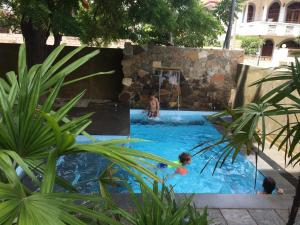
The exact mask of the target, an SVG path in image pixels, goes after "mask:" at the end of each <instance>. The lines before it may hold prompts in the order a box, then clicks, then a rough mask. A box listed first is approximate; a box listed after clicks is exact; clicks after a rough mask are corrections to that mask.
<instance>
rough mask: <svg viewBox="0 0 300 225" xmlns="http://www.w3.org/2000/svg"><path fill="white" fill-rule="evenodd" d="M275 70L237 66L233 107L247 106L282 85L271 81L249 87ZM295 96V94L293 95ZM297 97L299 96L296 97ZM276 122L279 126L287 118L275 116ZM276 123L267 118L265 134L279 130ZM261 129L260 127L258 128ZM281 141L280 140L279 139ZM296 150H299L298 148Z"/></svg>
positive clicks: (292, 117) (285, 101)
mask: <svg viewBox="0 0 300 225" xmlns="http://www.w3.org/2000/svg"><path fill="white" fill-rule="evenodd" d="M274 72H275V70H274V69H273V68H260V67H254V66H249V65H242V64H240V65H238V70H237V76H236V93H235V97H234V104H233V107H239V106H243V105H245V104H249V103H251V102H255V101H256V100H257V99H258V98H259V97H260V96H263V95H264V94H266V93H268V92H269V91H271V90H273V89H274V88H275V87H277V86H279V85H280V84H282V83H283V82H282V81H272V82H267V83H265V84H263V85H259V86H251V84H253V83H254V82H255V81H257V80H259V79H262V78H264V77H266V76H267V75H269V74H272V73H274ZM294 94H295V95H296V96H298V95H297V93H296V92H295V93H294ZM298 97H299V96H298ZM282 103H283V104H290V103H291V100H289V99H283V100H282ZM275 119H276V121H277V122H279V123H281V124H286V121H287V118H286V116H277V117H275ZM294 121H296V120H295V117H294V116H291V117H290V122H294ZM279 127H280V126H279V125H278V123H276V122H274V121H273V120H270V119H268V118H267V122H266V130H267V133H269V132H272V131H274V130H276V129H277V128H279ZM258 128H259V129H261V125H260V126H259V127H258ZM272 138H274V136H269V139H272ZM281 140H282V139H281ZM298 150H300V148H299V147H298Z"/></svg>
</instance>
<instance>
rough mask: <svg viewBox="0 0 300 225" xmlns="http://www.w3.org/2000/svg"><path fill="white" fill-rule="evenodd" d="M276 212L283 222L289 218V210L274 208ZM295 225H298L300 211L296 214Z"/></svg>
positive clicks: (299, 222) (299, 224)
mask: <svg viewBox="0 0 300 225" xmlns="http://www.w3.org/2000/svg"><path fill="white" fill-rule="evenodd" d="M276 212H277V213H278V215H279V216H280V218H281V219H282V220H283V221H284V223H287V221H288V218H289V214H290V213H289V210H287V209H276ZM295 225H300V212H298V214H297V218H296V222H295Z"/></svg>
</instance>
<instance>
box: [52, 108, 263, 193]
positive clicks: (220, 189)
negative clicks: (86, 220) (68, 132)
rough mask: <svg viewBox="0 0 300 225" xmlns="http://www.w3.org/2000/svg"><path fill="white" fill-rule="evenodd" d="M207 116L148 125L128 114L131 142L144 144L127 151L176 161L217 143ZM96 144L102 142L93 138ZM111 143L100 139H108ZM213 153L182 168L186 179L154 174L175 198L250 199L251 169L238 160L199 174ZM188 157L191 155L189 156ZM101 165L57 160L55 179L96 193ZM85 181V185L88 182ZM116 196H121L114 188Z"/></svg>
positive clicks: (173, 117) (168, 172)
mask: <svg viewBox="0 0 300 225" xmlns="http://www.w3.org/2000/svg"><path fill="white" fill-rule="evenodd" d="M209 114H211V113H210V112H190V111H162V112H161V116H160V118H159V119H155V120H149V119H148V118H147V117H146V115H145V114H143V113H142V111H141V110H131V112H130V115H131V137H133V138H142V139H145V140H148V142H138V143H130V144H129V145H130V147H131V148H134V149H137V150H140V151H144V152H149V153H153V154H156V155H159V156H161V157H164V158H166V159H169V160H170V161H174V160H177V159H178V155H179V154H180V153H182V152H189V151H190V150H191V149H192V148H193V147H194V146H196V145H197V144H199V143H202V142H204V141H207V140H211V139H217V138H219V137H220V133H219V132H218V131H217V130H216V129H215V127H214V126H213V125H212V124H211V123H210V122H209V121H208V120H207V119H206V116H207V115H209ZM96 138H97V139H99V138H102V139H103V137H101V136H96ZM111 138H116V137H106V138H105V139H111ZM78 141H80V142H85V141H86V140H83V139H82V140H78ZM215 151H218V148H216V149H214V151H213V152H210V153H209V154H207V155H202V156H195V157H193V159H192V163H191V164H190V165H188V166H187V169H188V171H189V172H188V174H187V175H184V176H182V175H174V170H175V169H174V168H165V169H155V171H154V172H156V173H157V174H158V175H159V176H160V177H167V179H166V183H167V184H168V185H172V186H173V187H174V191H175V192H176V193H219V194H246V193H248V194H249V193H255V192H256V190H255V189H254V180H255V167H254V165H253V164H252V163H251V162H250V161H248V160H247V158H246V157H245V156H244V155H242V154H239V155H238V157H237V159H236V161H235V163H234V164H232V163H231V162H230V161H228V162H226V163H225V164H224V165H223V167H222V168H217V169H216V172H215V174H214V175H213V176H212V171H213V168H214V165H215V162H216V159H214V160H212V161H211V162H210V164H209V165H208V166H207V168H206V169H205V170H204V171H203V172H202V173H200V172H201V170H202V168H203V166H204V165H205V163H206V161H207V160H208V159H209V157H210V156H212V155H214V154H215ZM192 153H193V152H191V154H192ZM105 164H106V163H105V160H104V159H103V158H101V157H99V156H97V157H95V155H91V154H80V155H78V156H76V157H74V156H72V158H70V157H68V158H64V159H61V160H60V162H59V163H58V174H59V175H61V176H63V177H65V178H67V179H68V180H69V181H71V182H72V183H73V184H75V185H77V186H78V187H79V190H81V191H83V192H96V191H97V190H98V189H97V182H95V181H93V178H94V177H96V176H97V174H99V173H100V171H101V170H103V169H104V168H105ZM120 173H121V175H122V176H123V177H126V179H127V180H128V183H129V184H130V185H131V186H132V187H133V190H134V191H135V192H139V188H138V186H137V185H136V183H135V182H134V179H133V178H132V177H131V176H129V175H128V174H127V173H126V172H123V171H121V172H120ZM263 178H264V177H263V175H262V174H261V173H258V177H257V185H256V186H257V188H258V189H260V187H261V184H262V181H263ZM89 180H90V181H89ZM118 191H120V192H121V191H124V189H122V188H120V189H119V190H118Z"/></svg>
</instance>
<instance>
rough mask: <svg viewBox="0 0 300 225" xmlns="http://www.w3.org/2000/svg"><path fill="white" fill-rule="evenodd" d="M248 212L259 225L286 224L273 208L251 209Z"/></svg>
mask: <svg viewBox="0 0 300 225" xmlns="http://www.w3.org/2000/svg"><path fill="white" fill-rule="evenodd" d="M248 212H249V213H250V215H251V216H252V218H253V219H254V220H255V222H256V223H257V224H258V225H284V222H283V221H282V219H281V218H280V217H279V215H278V214H277V213H276V212H275V211H274V210H272V209H269V210H268V209H251V210H248Z"/></svg>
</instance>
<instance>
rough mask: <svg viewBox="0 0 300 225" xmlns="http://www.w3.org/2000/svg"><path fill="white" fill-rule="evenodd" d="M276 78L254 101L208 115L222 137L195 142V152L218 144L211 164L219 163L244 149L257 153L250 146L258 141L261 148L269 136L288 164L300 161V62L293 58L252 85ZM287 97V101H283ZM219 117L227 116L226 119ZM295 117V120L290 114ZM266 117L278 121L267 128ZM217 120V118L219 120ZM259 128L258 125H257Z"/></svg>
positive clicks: (207, 150)
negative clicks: (275, 82)
mask: <svg viewBox="0 0 300 225" xmlns="http://www.w3.org/2000/svg"><path fill="white" fill-rule="evenodd" d="M273 81H280V83H279V84H278V85H277V86H276V87H275V88H273V89H272V90H270V91H269V92H267V93H266V94H264V95H263V96H262V97H261V98H260V99H259V100H258V101H257V103H249V104H247V105H245V106H242V107H239V108H235V109H228V110H225V111H223V112H220V113H217V114H215V115H213V116H211V119H213V120H214V121H217V122H216V123H217V124H218V125H219V126H221V127H223V128H224V133H223V135H222V137H221V138H220V139H219V140H217V141H212V142H209V143H205V144H200V145H199V146H196V147H195V149H198V148H199V149H200V150H198V151H197V152H196V153H195V154H205V153H207V152H209V151H210V150H212V149H213V148H215V147H217V146H218V147H219V149H220V151H219V152H218V153H217V155H218V157H217V158H218V160H217V163H216V166H215V169H216V167H218V166H222V165H223V164H224V162H225V160H227V158H228V157H231V159H232V162H234V160H235V158H236V156H237V154H238V153H239V152H241V151H243V150H246V153H247V154H251V153H255V154H256V155H257V154H259V151H257V149H255V148H254V147H253V144H254V143H257V144H258V147H259V149H258V150H261V151H264V149H265V145H266V139H267V138H271V139H272V142H271V146H273V145H274V144H275V143H278V142H279V143H278V150H281V149H282V150H284V151H285V156H286V159H287V158H289V162H288V164H294V165H296V164H297V163H300V154H299V153H297V152H295V150H296V148H297V146H299V143H300V123H299V120H298V116H297V115H299V113H300V99H299V94H300V63H299V61H298V59H297V58H296V59H295V64H294V63H292V64H291V66H287V67H284V68H279V69H278V70H276V71H275V72H274V73H272V74H270V75H268V76H266V77H265V78H262V79H260V80H258V81H256V82H254V83H253V84H252V85H261V84H264V83H267V82H273ZM286 99H288V100H289V101H290V103H288V104H287V103H284V102H283V100H286ZM280 116H281V117H286V123H282V122H281V123H280V122H278V117H280ZM223 117H229V118H231V120H230V121H229V122H227V121H226V120H223V119H222V118H223ZM291 117H295V118H296V121H291V120H290V118H291ZM267 120H271V121H272V122H274V123H276V124H277V125H278V128H276V130H274V131H268V132H267V126H268V124H267ZM220 121H221V122H220ZM258 128H260V129H258Z"/></svg>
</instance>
